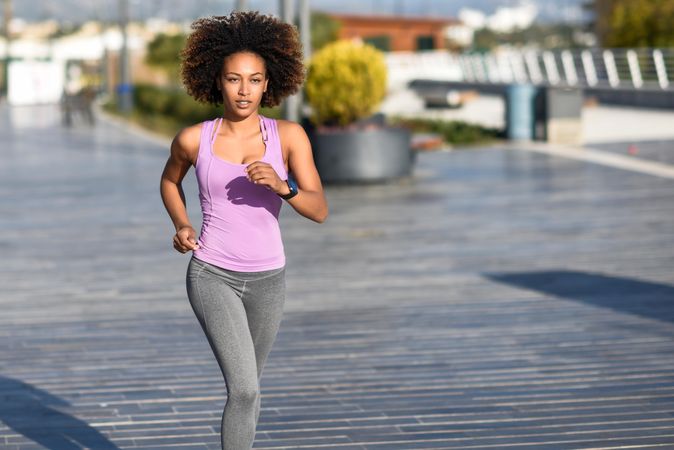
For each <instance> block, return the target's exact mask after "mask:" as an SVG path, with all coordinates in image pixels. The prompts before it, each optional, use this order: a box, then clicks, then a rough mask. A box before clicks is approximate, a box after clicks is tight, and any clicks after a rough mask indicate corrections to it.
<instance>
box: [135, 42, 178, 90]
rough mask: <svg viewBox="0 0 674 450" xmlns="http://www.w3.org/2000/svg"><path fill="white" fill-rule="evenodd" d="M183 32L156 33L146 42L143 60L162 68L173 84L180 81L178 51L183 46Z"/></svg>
mask: <svg viewBox="0 0 674 450" xmlns="http://www.w3.org/2000/svg"><path fill="white" fill-rule="evenodd" d="M185 40H186V36H185V35H183V34H163V33H162V34H158V35H157V36H156V37H155V38H154V39H153V40H152V42H150V43H149V44H148V47H147V56H146V57H145V62H147V64H148V65H150V66H152V67H155V68H157V69H160V70H162V71H163V72H164V73H166V74H167V75H168V77H169V80H170V81H171V83H173V84H179V82H180V64H179V62H180V51H181V50H182V49H183V47H184V46H185Z"/></svg>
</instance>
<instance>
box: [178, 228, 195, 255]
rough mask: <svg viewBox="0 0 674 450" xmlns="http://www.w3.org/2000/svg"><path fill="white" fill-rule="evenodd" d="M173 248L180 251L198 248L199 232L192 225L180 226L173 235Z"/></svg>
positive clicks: (184, 251)
mask: <svg viewBox="0 0 674 450" xmlns="http://www.w3.org/2000/svg"><path fill="white" fill-rule="evenodd" d="M173 248H175V249H176V250H177V251H179V252H180V253H186V252H188V251H190V250H196V249H198V248H199V244H197V232H196V231H194V228H192V227H190V226H184V227H181V228H179V229H178V231H177V232H176V234H175V236H173Z"/></svg>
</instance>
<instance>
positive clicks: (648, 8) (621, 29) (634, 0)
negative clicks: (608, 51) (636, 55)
mask: <svg viewBox="0 0 674 450" xmlns="http://www.w3.org/2000/svg"><path fill="white" fill-rule="evenodd" d="M589 7H590V8H591V9H592V10H594V13H595V23H594V26H595V30H596V33H597V35H598V36H599V39H600V41H601V43H602V45H603V46H605V47H671V46H674V27H672V24H673V23H674V2H673V1H672V0H594V1H592V2H590V4H589Z"/></svg>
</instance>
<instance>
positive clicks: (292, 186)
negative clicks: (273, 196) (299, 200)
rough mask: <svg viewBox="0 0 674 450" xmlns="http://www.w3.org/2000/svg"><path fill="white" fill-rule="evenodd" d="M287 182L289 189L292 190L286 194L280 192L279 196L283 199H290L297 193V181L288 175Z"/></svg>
mask: <svg viewBox="0 0 674 450" xmlns="http://www.w3.org/2000/svg"><path fill="white" fill-rule="evenodd" d="M286 183H287V184H288V189H290V192H288V193H287V194H286V195H280V194H279V197H281V198H282V199H283V200H290V199H291V198H293V197H294V196H296V195H297V182H295V180H294V179H292V177H288V179H287V180H286Z"/></svg>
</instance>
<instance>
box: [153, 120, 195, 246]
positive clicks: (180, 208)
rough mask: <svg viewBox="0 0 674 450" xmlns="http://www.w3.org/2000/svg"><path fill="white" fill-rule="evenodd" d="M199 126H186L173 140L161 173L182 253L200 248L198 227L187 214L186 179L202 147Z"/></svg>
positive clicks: (164, 196) (164, 197)
mask: <svg viewBox="0 0 674 450" xmlns="http://www.w3.org/2000/svg"><path fill="white" fill-rule="evenodd" d="M199 134H200V128H199V126H193V127H189V128H185V129H184V130H182V131H181V132H180V133H178V134H177V135H176V137H175V138H174V139H173V142H172V143H171V154H170V156H169V158H168V160H167V161H166V165H165V166H164V172H163V173H162V175H161V183H160V188H159V190H160V193H161V198H162V201H163V202H164V207H165V208H166V212H168V215H169V217H170V218H171V221H172V222H173V226H174V227H175V229H176V234H175V235H174V237H173V246H174V248H175V249H176V250H177V251H179V252H180V253H185V252H187V251H189V250H195V249H197V248H199V246H198V245H197V241H196V231H195V230H194V227H192V224H191V222H190V219H189V217H188V216H187V208H186V202H185V193H184V192H183V187H182V180H183V178H185V174H187V171H188V170H189V168H190V166H191V165H192V164H193V162H194V161H195V160H196V155H197V153H198V151H199Z"/></svg>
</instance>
